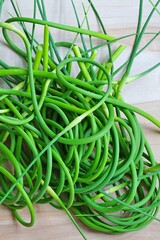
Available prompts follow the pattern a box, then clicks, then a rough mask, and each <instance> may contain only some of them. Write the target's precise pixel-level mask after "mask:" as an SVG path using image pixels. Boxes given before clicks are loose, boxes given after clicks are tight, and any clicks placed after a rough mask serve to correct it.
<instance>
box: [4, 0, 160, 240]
mask: <svg viewBox="0 0 160 240" xmlns="http://www.w3.org/2000/svg"><path fill="white" fill-rule="evenodd" d="M51 1H52V0H51ZM8 2H9V1H8ZM21 2H23V4H26V6H27V5H28V7H29V4H28V1H21ZM60 2H61V1H57V4H60ZM77 2H78V1H77ZM94 2H95V5H96V7H97V9H98V10H99V12H100V14H101V16H102V19H103V20H104V21H106V22H105V23H106V25H107V26H109V33H110V34H112V35H114V36H122V35H125V34H128V33H133V32H135V29H136V22H137V10H138V3H139V1H138V0H135V1H127V0H123V1H119V0H114V1H111V3H110V1H105V0H99V1H94ZM120 2H121V3H120ZM146 2H147V4H148V6H150V3H149V1H146ZM67 3H68V0H64V1H63V6H66V7H67ZM6 4H7V1H6ZM8 4H9V3H8ZM6 6H7V5H6ZM63 6H62V7H63ZM144 10H145V16H147V15H146V14H147V11H148V8H145V9H144ZM54 11H55V10H54ZM52 14H53V11H52ZM67 14H68V12H67ZM53 15H54V14H53ZM106 15H107V16H108V18H105V16H106ZM56 16H57V15H56V14H55V17H56ZM62 17H63V18H64V16H62ZM158 17H159V16H158ZM62 20H64V19H62ZM70 20H71V24H72V21H73V19H70ZM66 21H68V22H67V23H68V24H69V23H70V22H69V18H68V19H66ZM92 25H93V26H91V27H93V29H96V26H97V22H96V21H95V20H94V21H93V23H92ZM95 25H96V26H95ZM159 25H160V24H159V23H158V18H154V21H152V25H151V26H150V29H149V30H152V31H157V30H158V29H159ZM117 34H118V35H117ZM63 37H64V35H63ZM147 38H148V37H147V36H146V38H145V39H147ZM144 41H146V40H144ZM143 43H144V42H143ZM123 44H126V45H127V46H128V47H131V46H132V44H133V38H131V39H128V38H127V39H124V41H123ZM148 52H149V54H150V55H149V56H150V59H151V56H152V59H153V56H154V58H155V59H156V58H157V56H158V55H157V54H158V53H159V52H160V44H159V41H158V40H157V39H156V41H155V44H152V45H151V46H150V48H149V51H148ZM1 54H2V55H3V53H2V52H1ZM145 56H147V55H145ZM145 56H144V61H145V63H144V64H146V62H147V57H146V58H145ZM3 57H4V56H3ZM6 57H7V55H6ZM0 58H1V55H0ZM14 61H15V59H14ZM158 74H159V72H157V78H158ZM150 76H151V75H150ZM152 76H155V75H154V74H153V75H152ZM152 80H153V79H151V80H150V79H148V82H147V81H145V83H143V82H141V81H140V82H139V83H140V84H139V83H138V84H137V85H134V84H133V85H132V87H133V86H134V87H135V91H133V88H132V87H131V88H128V89H127V93H126V92H125V94H126V95H125V96H126V98H127V99H129V98H130V99H131V100H132V99H133V101H135V99H139V98H138V97H141V96H142V95H143V92H142V94H141V95H140V94H139V91H142V90H143V87H144V85H145V86H146V85H147V86H148V87H146V88H145V91H146V93H145V96H146V97H147V98H149V97H150V96H152V94H151V92H152V91H153V93H154V94H155V93H158V92H160V91H159V89H158V86H160V83H159V81H157V82H156V83H155V85H154V88H153V89H152V86H153V81H152ZM141 84H142V88H140V87H141ZM156 84H157V85H156ZM137 86H138V87H137ZM147 89H148V90H147ZM147 91H148V95H147ZM136 93H137V95H136ZM127 94H128V95H127ZM154 96H158V97H159V99H160V96H159V94H158V95H156V94H155V95H154ZM142 97H143V96H142ZM152 99H153V100H154V97H153V98H152ZM136 105H137V106H139V107H140V108H143V109H144V110H146V111H148V112H150V113H151V114H152V115H153V116H155V117H157V118H158V119H160V101H154V102H148V103H141V104H136ZM139 119H140V122H141V123H142V126H143V129H144V132H145V134H146V136H147V138H148V141H149V143H150V144H151V147H152V150H153V152H154V154H155V156H156V160H157V161H158V162H160V151H159V145H160V130H159V129H158V128H157V127H155V126H154V125H153V124H152V123H150V122H148V121H146V120H144V119H143V118H141V117H140V118H139ZM35 209H36V223H35V225H34V226H33V227H31V228H26V227H23V226H22V225H20V224H19V223H18V222H17V221H16V220H15V219H14V218H13V216H12V215H11V213H10V211H9V210H8V209H7V208H5V207H4V206H0V240H4V239H6V240H22V239H23V240H53V239H57V240H81V239H82V237H81V236H80V234H79V233H78V232H77V230H76V228H75V227H74V226H73V224H72V222H71V221H70V219H69V218H68V216H67V215H66V214H65V213H64V212H63V211H60V210H57V209H54V208H52V207H51V206H50V205H37V206H35ZM21 215H22V216H24V217H25V218H26V219H27V218H28V212H27V210H23V211H21ZM158 216H159V218H160V213H159V215H158ZM79 224H80V226H81V228H82V230H83V232H84V234H85V235H86V237H87V239H88V240H103V239H105V240H106V239H110V240H112V239H114V240H122V239H128V240H136V239H139V240H158V239H159V235H160V223H159V222H156V221H153V222H152V223H151V225H149V226H148V227H147V228H145V229H142V230H140V231H137V232H132V233H126V234H121V235H107V234H104V233H99V232H96V231H94V230H91V229H89V228H87V227H85V226H84V225H83V224H82V223H80V222H79Z"/></svg>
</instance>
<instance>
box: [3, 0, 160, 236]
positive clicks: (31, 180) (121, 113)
mask: <svg viewBox="0 0 160 240" xmlns="http://www.w3.org/2000/svg"><path fill="white" fill-rule="evenodd" d="M38 2H39V1H38ZM142 2H143V1H141V5H142ZM158 3H159V1H158ZM90 4H91V6H92V8H93V10H94V12H95V13H96V14H97V12H96V10H95V8H94V6H93V4H92V3H91V1H90ZM141 5H140V10H142V9H141V8H142V6H141ZM155 9H156V8H153V10H152V11H155ZM140 12H141V11H140ZM152 14H153V13H152ZM97 16H98V17H99V15H97ZM15 21H16V22H19V23H20V25H21V27H22V28H23V30H24V33H23V32H22V31H20V30H19V29H17V28H15V27H14V25H12V24H10V23H12V22H15ZM139 21H140V20H139ZM25 22H30V23H33V24H40V25H44V42H43V44H37V46H34V45H33V42H34V44H35V42H36V41H35V39H34V38H33V36H32V35H31V34H29V32H28V30H27V29H26V27H25V24H24V23H25ZM139 24H140V23H139ZM0 26H1V27H2V29H3V35H4V37H5V39H6V41H7V42H8V44H9V45H10V47H11V48H13V49H14V51H15V52H17V54H18V55H20V56H22V57H23V58H24V59H25V60H26V61H27V67H26V68H19V67H11V66H8V65H7V64H6V63H4V62H3V61H1V62H0V64H1V66H2V68H1V69H0V76H1V78H2V79H3V80H4V82H5V83H6V84H7V85H8V87H7V88H5V87H2V88H0V100H1V101H0V161H1V164H0V182H1V189H0V202H1V203H3V204H4V205H6V206H7V207H9V208H10V209H11V210H12V212H13V214H14V216H15V217H16V218H17V220H18V221H19V222H21V223H22V224H23V225H25V226H32V225H33V223H34V221H35V213H34V207H33V203H37V204H42V203H50V204H51V205H52V206H53V207H56V208H63V209H64V210H65V211H66V212H67V214H68V215H69V217H70V218H71V220H72V221H73V223H74V224H75V225H76V227H77V228H78V229H79V231H80V232H81V229H80V228H79V227H78V225H77V223H76V222H75V220H74V219H73V217H72V215H71V214H70V212H69V211H68V209H69V208H72V210H73V211H74V213H75V214H76V216H78V217H79V218H80V220H81V221H82V222H84V223H85V224H86V225H88V226H89V227H91V228H93V229H95V230H99V231H103V232H108V233H122V232H128V231H135V230H138V229H141V228H143V227H145V226H147V225H148V224H149V223H150V222H151V221H152V220H154V219H156V220H158V221H159V219H157V218H156V214H157V212H158V209H159V204H160V198H159V197H160V187H159V181H160V174H159V168H160V167H159V164H157V162H156V161H155V158H154V155H153V153H152V150H151V148H150V146H149V144H148V142H147V140H146V138H145V136H144V133H143V130H142V128H141V126H140V124H139V122H138V119H137V117H136V113H138V114H140V115H142V116H144V117H145V118H147V119H148V120H150V121H151V122H153V123H154V124H155V125H157V126H158V127H160V122H159V121H158V120H156V119H155V118H154V117H152V116H151V115H149V114H148V113H145V112H144V111H142V110H140V109H138V108H136V107H134V106H131V105H129V104H127V103H125V102H124V101H123V100H122V97H121V95H120V93H121V89H122V86H123V85H124V82H125V80H126V78H127V77H128V74H129V69H130V68H131V65H132V62H133V57H135V56H136V54H137V49H138V44H139V41H140V39H138V36H141V33H140V29H139V28H138V29H137V32H138V33H137V36H136V40H135V43H137V42H136V41H138V43H137V45H136V48H135V49H134V50H133V52H132V55H131V59H130V60H129V62H128V65H127V71H128V72H127V73H125V74H124V75H123V77H122V80H121V81H120V82H116V81H113V75H114V73H113V69H112V67H113V62H114V60H115V59H116V58H117V57H118V56H119V55H120V54H121V52H122V51H123V50H124V47H123V46H119V47H118V48H117V50H116V51H114V52H111V55H110V57H109V59H108V60H107V61H106V62H105V64H100V63H98V62H97V61H96V60H95V57H96V52H95V51H94V50H93V51H91V54H90V56H89V55H88V52H87V51H85V50H83V49H82V48H80V47H79V46H78V45H76V44H75V43H68V42H60V43H56V44H55V43H54V41H51V40H50V39H51V36H50V33H49V27H57V28H60V29H63V30H67V31H72V32H78V33H80V34H87V35H89V36H93V37H99V38H101V39H105V40H107V44H108V45H109V50H110V51H111V48H110V42H111V41H112V42H114V41H115V39H114V38H113V37H110V36H108V35H106V33H105V34H102V33H97V32H93V31H90V30H84V29H81V28H75V27H68V26H65V25H60V24H55V23H52V22H48V21H47V20H46V19H43V20H37V19H33V18H23V17H20V16H17V17H16V18H11V19H9V20H7V22H6V23H0ZM48 26H49V27H48ZM8 30H10V31H13V32H15V33H16V34H18V35H19V36H20V37H21V38H22V40H23V41H24V44H25V47H26V51H22V50H21V49H19V48H18V46H16V45H15V43H13V42H12V40H11V39H10V38H9V35H8ZM82 36H83V35H82ZM82 42H83V41H82ZM51 43H52V45H53V46H52V47H53V49H54V51H55V52H56V53H57V51H58V50H57V49H58V47H63V48H70V54H67V55H66V57H65V58H64V59H63V60H60V61H59V63H57V62H56V61H55V60H54V59H53V58H52V57H51V56H50V55H49V49H50V44H51ZM83 43H84V42H83ZM84 44H85V43H84ZM31 49H32V50H34V51H35V56H34V57H33V56H32V54H31ZM53 49H52V50H53ZM57 56H58V53H57ZM76 64H77V66H78V71H79V72H78V73H77V74H76V76H75V73H74V74H73V73H72V71H73V70H74V68H75V66H76ZM156 66H158V65H156ZM152 70H153V69H152ZM25 206H28V208H29V211H30V215H31V221H30V222H25V221H24V220H23V219H22V218H21V217H20V215H19V214H18V210H19V209H21V208H24V207H25ZM81 234H82V235H83V233H82V232H81ZM83 237H84V236H83ZM84 238H85V237H84Z"/></svg>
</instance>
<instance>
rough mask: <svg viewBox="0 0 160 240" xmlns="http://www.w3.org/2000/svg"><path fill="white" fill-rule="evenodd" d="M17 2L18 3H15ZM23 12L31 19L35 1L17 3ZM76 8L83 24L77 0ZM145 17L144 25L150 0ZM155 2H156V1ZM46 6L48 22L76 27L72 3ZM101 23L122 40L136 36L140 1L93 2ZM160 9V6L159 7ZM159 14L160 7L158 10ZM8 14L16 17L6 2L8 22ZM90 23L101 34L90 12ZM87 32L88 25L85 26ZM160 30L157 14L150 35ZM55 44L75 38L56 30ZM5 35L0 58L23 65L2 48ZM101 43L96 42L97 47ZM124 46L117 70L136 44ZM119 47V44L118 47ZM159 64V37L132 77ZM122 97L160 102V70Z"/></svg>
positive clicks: (101, 54)
mask: <svg viewBox="0 0 160 240" xmlns="http://www.w3.org/2000/svg"><path fill="white" fill-rule="evenodd" d="M15 2H16V1H15ZM17 2H18V4H19V6H20V9H21V10H22V14H23V15H24V16H32V10H33V0H27V1H24V0H18V1H17ZM74 2H75V5H76V7H77V10H78V13H79V17H80V20H81V21H82V19H83V17H84V13H83V9H82V1H81V0H76V1H74ZM83 2H84V3H85V6H88V2H87V0H85V1H83ZM144 2H145V6H144V13H143V22H144V20H145V19H146V17H147V16H148V14H149V12H150V10H151V3H150V2H149V0H148V1H147V0H146V1H144ZM153 2H156V1H153ZM45 3H46V6H47V14H48V19H49V20H51V21H54V22H59V23H63V24H67V25H72V26H77V25H76V24H77V23H76V19H75V15H74V12H73V8H72V5H71V1H70V0H59V1H58V0H56V1H55V0H45ZM93 3H94V4H95V6H96V8H97V10H98V12H99V14H100V16H101V17H102V20H103V22H104V24H105V26H106V29H107V31H108V33H109V34H110V35H113V36H115V37H119V36H122V35H125V34H129V33H134V32H135V29H136V23H137V15H138V5H139V1H138V0H134V1H128V0H121V1H120V0H114V1H107V0H97V1H96V0H93ZM159 5H160V4H159ZM159 10H160V6H159ZM8 12H9V13H11V14H13V9H12V7H11V3H10V1H9V0H6V2H5V4H4V8H3V12H2V20H5V19H6V18H8V17H9V15H8ZM88 17H89V20H90V27H91V29H92V30H98V31H100V28H99V25H98V23H97V20H96V18H95V16H94V14H93V12H92V10H91V9H90V10H89V14H88ZM83 27H84V28H86V23H84V25H83ZM159 29H160V16H159V15H158V13H156V14H155V15H154V16H153V18H152V21H151V23H150V25H149V28H148V30H147V32H157V31H158V30H159ZM53 34H54V38H55V40H58V39H59V40H60V41H62V40H66V41H67V40H70V41H72V39H73V38H74V36H75V34H73V33H68V32H64V31H59V30H53ZM42 36H43V30H42V28H41V27H39V28H37V37H38V39H39V40H40V41H42V39H43V37H42ZM150 36H151V35H145V37H144V38H143V39H142V44H141V46H143V45H144V44H145V43H146V41H147V40H148V39H149V37H150ZM12 38H13V39H14V38H15V36H14V34H12ZM2 41H3V40H2V35H1V34H0V58H2V59H4V60H5V61H7V62H8V63H9V64H12V65H17V64H18V65H20V66H22V65H23V62H22V60H21V59H20V58H19V57H17V55H16V54H15V53H11V51H10V50H9V49H8V48H6V47H4V46H3V47H2ZM15 41H16V42H17V43H18V44H19V45H20V46H22V47H23V45H22V43H21V42H20V41H19V39H17V38H15ZM98 42H99V41H98V40H95V44H97V43H98ZM121 44H125V45H126V46H127V48H126V50H125V52H124V53H123V55H122V57H121V58H120V60H119V61H116V63H115V64H116V66H118V65H119V64H120V63H121V62H123V61H124V60H125V59H127V57H128V56H129V53H130V50H131V46H132V44H133V38H127V39H124V40H121ZM116 46H118V43H116ZM106 52H107V50H106V48H104V49H103V50H101V51H99V55H98V58H99V59H100V60H101V59H105V58H106V57H107V56H106ZM158 62H160V37H158V38H157V39H156V40H155V41H154V43H153V44H152V45H150V46H149V48H148V49H147V50H146V51H145V52H143V53H142V54H141V55H140V56H139V57H138V58H137V59H136V61H135V64H134V65H133V69H132V72H131V75H133V74H137V73H140V72H142V71H144V70H145V69H147V68H149V67H151V66H153V65H154V64H156V63H158ZM123 96H124V98H125V100H126V101H128V102H132V103H133V102H134V103H135V102H145V101H154V100H160V68H159V69H156V70H154V71H153V72H152V73H150V74H149V75H147V76H146V77H144V78H141V79H139V80H137V81H135V82H133V83H131V84H128V85H127V86H126V87H125V89H124V91H123Z"/></svg>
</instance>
